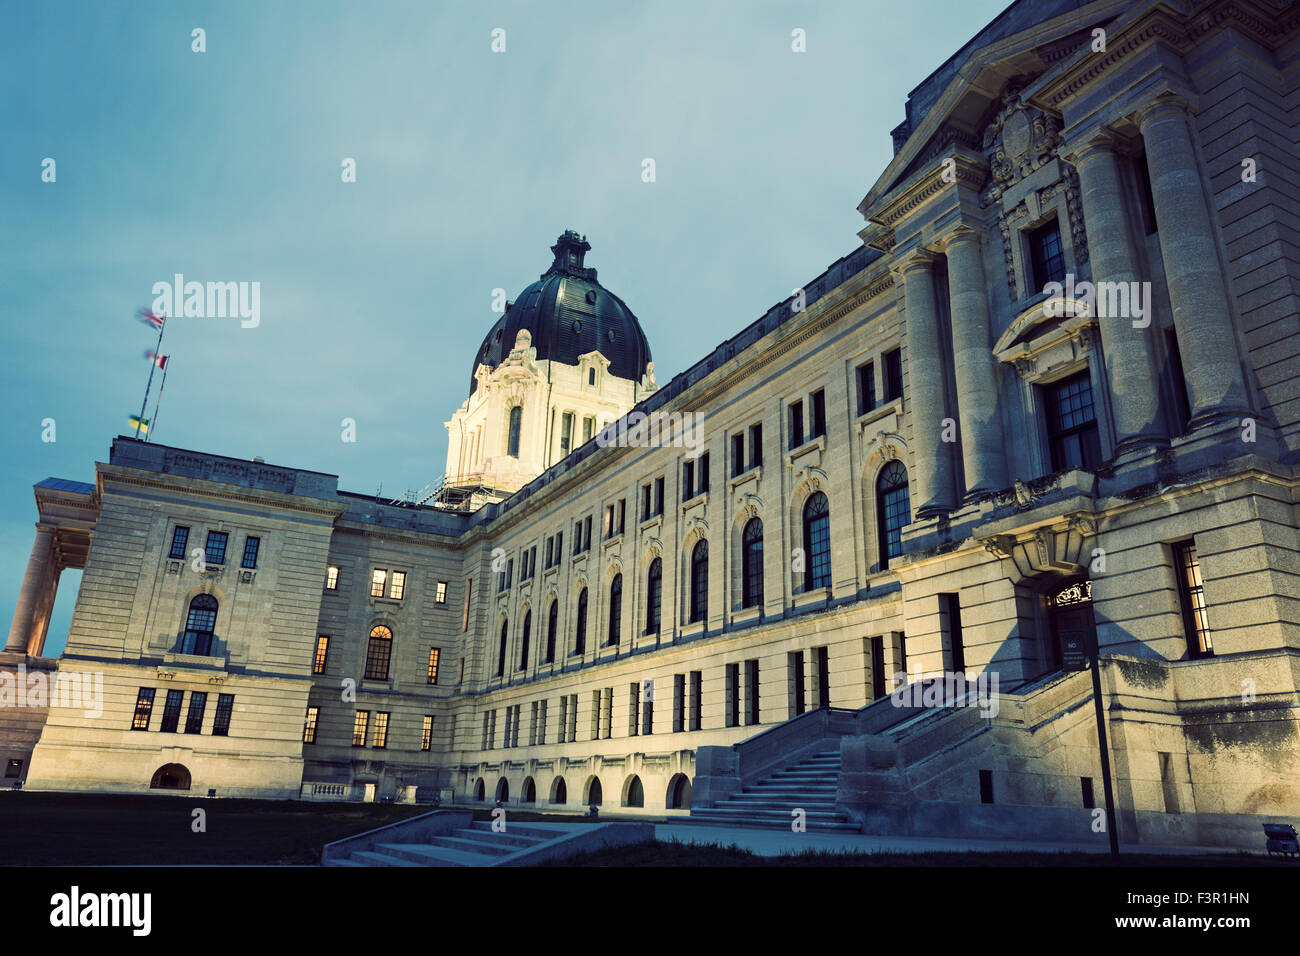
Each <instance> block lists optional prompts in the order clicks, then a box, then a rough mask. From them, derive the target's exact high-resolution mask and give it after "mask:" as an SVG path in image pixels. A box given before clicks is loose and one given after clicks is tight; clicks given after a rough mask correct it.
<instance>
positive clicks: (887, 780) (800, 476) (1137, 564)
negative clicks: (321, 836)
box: [0, 0, 1300, 846]
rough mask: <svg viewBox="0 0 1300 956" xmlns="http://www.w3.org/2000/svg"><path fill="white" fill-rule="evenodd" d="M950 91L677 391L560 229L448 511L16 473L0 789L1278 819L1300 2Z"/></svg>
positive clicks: (1135, 16)
mask: <svg viewBox="0 0 1300 956" xmlns="http://www.w3.org/2000/svg"><path fill="white" fill-rule="evenodd" d="M864 49H865V48H864ZM864 55H865V54H864ZM930 65H931V64H924V66H923V68H928V67H929V66H930ZM933 66H934V70H933V72H932V73H930V74H929V76H928V77H925V78H924V79H921V80H920V84H919V85H918V86H916V87H915V89H914V90H913V91H912V92H911V94H910V95H909V97H908V99H907V102H906V108H905V111H904V114H903V119H902V121H901V122H900V123H899V124H898V125H897V126H896V127H895V128H894V129H893V131H892V134H891V135H892V138H893V159H892V160H891V161H890V162H889V164H888V165H887V166H886V167H885V168H884V169H883V170H880V171H879V172H878V174H877V175H876V176H875V179H874V182H864V183H863V188H864V189H865V195H864V196H862V197H861V199H860V202H858V205H857V211H858V212H859V213H860V214H861V219H860V220H857V221H858V222H861V224H862V225H861V229H860V231H859V233H858V236H859V239H860V242H857V243H855V244H852V243H846V247H849V248H850V251H848V253H847V255H845V256H844V257H843V258H841V259H839V260H838V261H836V262H834V263H832V264H831V265H830V266H829V267H828V268H827V269H826V270H825V271H824V272H823V273H821V274H820V275H818V276H815V277H810V278H809V279H808V281H807V282H806V283H804V284H803V286H802V288H800V289H799V290H797V292H796V293H795V294H794V295H792V296H791V297H790V298H789V299H788V300H786V301H783V302H780V303H778V304H777V305H775V306H773V307H772V308H771V309H770V310H769V311H767V312H766V313H765V314H763V315H760V316H758V317H757V318H753V319H752V320H751V319H750V317H745V316H737V317H735V319H734V326H733V327H734V328H735V329H736V332H735V334H734V335H733V336H732V337H731V338H729V339H728V340H727V341H725V342H724V343H723V344H721V345H720V346H718V347H717V348H716V349H714V350H713V351H712V352H710V353H709V354H707V355H704V356H702V357H700V359H699V360H698V361H697V362H696V363H695V364H694V365H692V366H691V367H690V368H687V369H686V370H684V371H682V372H680V373H679V374H677V375H676V376H675V377H673V378H671V380H667V381H664V382H662V383H660V382H657V381H656V378H655V369H654V365H653V360H652V356H651V348H650V346H651V341H652V340H653V335H654V328H653V323H647V327H646V328H643V326H642V324H641V322H640V321H639V320H638V318H637V317H636V315H635V314H634V313H633V307H634V306H635V304H636V303H630V304H629V303H625V302H624V301H623V300H622V299H621V298H619V296H618V295H616V294H615V293H614V292H613V291H611V290H610V289H608V288H606V286H605V285H603V284H602V283H601V282H599V281H598V280H597V271H596V269H595V268H594V267H593V265H592V264H591V263H592V260H596V259H598V258H599V256H601V255H604V256H606V257H607V261H615V262H617V261H619V254H618V250H617V249H615V248H610V247H609V246H605V247H603V248H602V247H601V245H600V237H599V236H592V239H593V240H595V243H594V245H595V246H596V249H597V251H596V253H594V254H593V252H592V248H593V244H592V243H589V242H588V241H587V238H586V237H585V236H584V235H582V234H581V233H580V232H574V231H569V230H566V231H564V232H563V233H562V234H561V235H559V237H558V238H557V239H556V241H555V244H554V245H553V246H552V247H551V249H550V254H549V256H547V255H546V254H545V253H544V251H543V250H538V252H539V256H538V268H541V269H544V270H545V271H544V272H543V273H542V274H541V276H540V278H539V279H538V280H537V281H535V282H533V283H532V284H531V285H528V286H527V287H526V288H524V289H523V291H522V292H520V293H519V294H518V295H517V297H516V298H515V299H514V300H513V301H511V302H509V303H508V305H507V308H506V310H505V312H504V313H503V314H500V315H499V316H498V317H497V321H496V323H495V324H494V325H492V326H491V327H490V328H488V329H486V335H485V336H484V338H483V341H482V345H481V346H480V347H479V349H478V351H477V352H475V354H474V355H472V356H469V355H466V356H463V357H461V359H458V361H464V362H465V366H464V372H465V373H468V374H467V380H466V382H465V385H466V398H465V401H464V402H463V404H461V405H460V407H459V408H456V409H451V410H449V416H448V418H447V420H446V429H447V434H448V438H449V451H448V454H447V461H446V468H445V472H444V474H443V476H442V477H441V478H440V479H439V480H438V481H437V482H435V483H434V484H433V485H432V486H431V487H430V488H429V489H427V490H426V491H425V492H423V493H421V494H415V495H408V496H405V497H403V498H399V499H388V498H384V497H380V496H374V495H367V494H357V493H353V492H350V491H346V490H343V489H341V488H340V487H339V484H338V479H337V477H336V476H334V475H330V474H324V473H321V472H317V471H312V470H308V469H305V468H299V467H296V466H293V465H289V464H285V463H268V462H265V461H263V460H261V459H260V458H252V459H250V458H247V457H238V456H230V457H227V456H224V455H218V454H212V453H208V452H204V451H195V450H189V449H183V448H174V447H168V446H166V445H162V444H157V443H154V442H149V441H144V440H137V439H135V438H130V437H118V438H116V439H114V440H112V443H111V448H109V449H108V450H107V455H106V460H104V461H100V462H95V463H94V465H93V474H91V473H90V471H89V469H88V470H87V473H86V474H85V475H81V476H72V477H69V478H62V477H50V478H43V479H42V478H41V476H40V475H32V476H31V478H32V480H33V481H35V482H36V484H35V488H34V490H35V502H36V517H37V522H36V526H35V539H34V543H33V545H32V550H31V556H30V559H29V561H28V563H27V565H26V571H25V576H24V578H23V581H22V586H21V591H20V594H19V598H18V603H17V608H16V611H15V614H14V618H13V623H12V626H11V628H10V630H9V633H8V639H7V642H6V646H5V648H4V651H3V654H0V693H4V694H7V695H8V697H7V700H6V703H7V704H10V705H11V706H5V707H0V760H3V762H4V766H5V777H6V780H5V782H4V786H5V787H9V786H11V785H13V786H21V787H22V788H24V789H28V790H43V791H97V792H116V793H142V792H150V791H173V792H180V793H187V794H190V795H192V796H217V797H266V798H280V799H298V800H341V801H387V800H394V801H399V802H418V803H428V804H430V805H433V804H435V803H437V804H439V805H441V806H452V805H455V806H493V805H495V804H497V802H498V801H499V802H500V804H501V805H503V806H506V807H513V808H520V809H529V810H536V811H539V812H545V811H558V812H565V813H569V814H574V813H581V812H584V811H586V810H587V808H588V807H590V806H592V805H596V806H597V807H599V808H600V814H601V816H602V817H607V816H611V815H613V816H620V815H628V816H638V815H643V816H650V817H659V818H664V817H668V818H675V817H682V818H693V819H695V820H697V821H698V820H705V821H708V822H710V823H715V824H716V823H727V822H731V823H739V824H749V825H763V824H767V825H773V826H781V827H786V828H788V827H790V821H791V816H792V811H797V810H802V811H804V813H806V819H807V826H808V828H809V829H810V830H817V829H849V830H862V831H863V832H867V833H894V834H915V835H928V836H969V835H981V836H986V837H1015V838H1017V839H1043V840H1055V841H1067V842H1079V843H1085V842H1090V841H1096V840H1103V841H1104V840H1105V839H1106V836H1105V835H1104V834H1101V833H1099V832H1098V830H1099V827H1098V824H1097V820H1098V817H1099V815H1100V813H1101V810H1100V809H1099V808H1103V807H1104V806H1105V799H1104V789H1105V788H1104V786H1103V782H1104V781H1103V767H1104V766H1105V765H1108V766H1109V770H1110V778H1111V780H1112V782H1113V785H1112V787H1111V789H1112V791H1113V799H1114V806H1115V808H1116V815H1117V823H1118V828H1119V831H1120V838H1121V839H1122V840H1124V841H1125V842H1130V843H1152V844H1189V845H1221V846H1256V845H1262V831H1261V828H1260V825H1261V823H1269V822H1280V823H1288V822H1290V823H1295V822H1296V821H1297V818H1300V521H1298V515H1300V158H1298V156H1297V151H1296V143H1297V141H1300V5H1297V4H1293V3H1286V2H1281V0H1137V2H1134V0H1032V2H1031V0H1020V2H1017V3H1013V4H1012V5H1011V6H1009V7H1008V8H1007V9H1006V10H1005V11H1004V12H1003V13H1002V14H1000V15H999V16H998V17H997V18H996V19H995V20H994V21H993V22H992V23H990V24H989V25H988V26H987V27H985V28H984V29H983V30H982V31H981V32H980V33H978V34H977V35H975V36H973V37H971V38H970V39H969V40H968V41H967V42H966V43H965V45H964V46H962V48H961V49H960V50H958V51H956V52H955V53H953V54H952V55H951V56H950V57H949V58H948V59H947V60H945V61H944V62H942V63H936V64H933ZM918 79H919V77H918ZM844 92H845V97H846V100H847V101H850V102H851V101H853V100H854V99H856V98H857V97H859V96H860V95H861V93H862V91H852V90H846V91H844ZM884 134H885V131H883V130H882V131H881V135H882V136H883V135H884ZM850 198H852V199H857V198H858V197H856V196H855V197H846V201H848V200H849V199H850ZM556 225H557V227H558V226H561V225H564V224H556ZM607 272H608V270H607ZM526 278H527V277H519V281H520V282H521V283H522V282H523V281H524V280H525V279H526ZM485 325H486V322H485ZM304 464H307V463H304ZM83 478H84V479H87V480H82V479H83ZM64 568H80V569H83V572H82V577H81V584H80V590H79V592H78V594H77V597H76V604H75V609H74V611H73V614H72V619H71V624H70V631H69V634H68V637H67V644H66V648H65V649H64V650H63V652H62V654H61V655H59V656H58V657H55V658H47V657H45V656H43V650H44V646H45V642H46V632H47V630H48V625H49V620H50V615H51V610H52V608H53V605H54V599H55V593H56V590H57V585H58V581H59V576H60V572H61V571H62V570H63V569H64ZM1094 661H1095V662H1096V665H1097V673H1098V675H1099V679H1100V688H1101V694H1100V695H1099V697H1098V698H1097V699H1099V700H1100V701H1101V705H1102V706H1101V713H1102V715H1103V719H1102V720H1101V721H1100V724H1101V726H1102V727H1104V730H1105V741H1106V746H1105V748H1104V749H1103V748H1102V747H1101V746H1099V737H1100V735H1099V719H1098V709H1097V708H1096V707H1095V706H1094V704H1095V699H1094V691H1093V673H1092V666H1093V663H1094ZM79 682H81V683H82V684H83V685H84V686H83V687H82V689H83V690H84V689H85V686H89V685H88V684H87V683H86V682H95V684H96V686H102V693H101V694H100V695H99V697H100V701H99V706H96V707H95V708H88V707H86V706H85V705H84V704H85V701H84V699H77V695H76V694H74V693H66V692H67V691H76V690H77V689H78V687H77V684H78V683H79ZM36 683H43V686H44V687H46V688H47V691H48V692H47V693H45V694H43V695H30V697H31V699H29V700H27V701H26V702H25V706H12V704H14V703H23V701H19V700H16V698H19V697H22V695H23V694H25V693H28V691H29V688H30V687H32V686H35V684H36ZM82 696H83V697H84V695H82ZM1103 758H1105V759H1103Z"/></svg>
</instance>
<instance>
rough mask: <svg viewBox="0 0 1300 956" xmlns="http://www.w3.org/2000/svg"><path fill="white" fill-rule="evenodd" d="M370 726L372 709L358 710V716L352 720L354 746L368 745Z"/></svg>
mask: <svg viewBox="0 0 1300 956" xmlns="http://www.w3.org/2000/svg"><path fill="white" fill-rule="evenodd" d="M369 726H370V711H368V710H359V711H357V716H356V718H355V719H354V720H353V721H352V746H354V747H364V746H365V745H366V728H367V727H369Z"/></svg>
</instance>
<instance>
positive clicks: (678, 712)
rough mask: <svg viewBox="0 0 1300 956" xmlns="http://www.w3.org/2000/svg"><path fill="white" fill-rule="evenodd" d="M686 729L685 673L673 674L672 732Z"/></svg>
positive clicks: (678, 732) (676, 732)
mask: <svg viewBox="0 0 1300 956" xmlns="http://www.w3.org/2000/svg"><path fill="white" fill-rule="evenodd" d="M685 729H686V675H685V674H674V675H673V733H675V734H680V733H681V732H682V731H683V730H685Z"/></svg>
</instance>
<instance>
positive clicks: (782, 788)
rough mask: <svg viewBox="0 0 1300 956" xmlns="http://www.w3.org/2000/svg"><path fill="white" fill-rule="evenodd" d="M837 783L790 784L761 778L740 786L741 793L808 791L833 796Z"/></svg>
mask: <svg viewBox="0 0 1300 956" xmlns="http://www.w3.org/2000/svg"><path fill="white" fill-rule="evenodd" d="M837 789H839V785H838V784H835V783H814V784H800V785H798V786H791V785H790V784H784V783H781V782H780V781H771V780H763V781H760V782H758V783H755V784H752V785H750V786H748V787H742V788H741V791H740V792H741V793H766V794H773V793H810V794H813V795H815V796H834V795H835V791H836V790H837Z"/></svg>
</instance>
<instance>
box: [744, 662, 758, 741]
mask: <svg viewBox="0 0 1300 956" xmlns="http://www.w3.org/2000/svg"><path fill="white" fill-rule="evenodd" d="M745 723H746V724H749V725H751V726H752V725H753V724H756V723H758V661H757V660H748V661H745Z"/></svg>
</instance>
